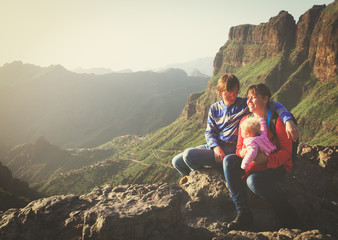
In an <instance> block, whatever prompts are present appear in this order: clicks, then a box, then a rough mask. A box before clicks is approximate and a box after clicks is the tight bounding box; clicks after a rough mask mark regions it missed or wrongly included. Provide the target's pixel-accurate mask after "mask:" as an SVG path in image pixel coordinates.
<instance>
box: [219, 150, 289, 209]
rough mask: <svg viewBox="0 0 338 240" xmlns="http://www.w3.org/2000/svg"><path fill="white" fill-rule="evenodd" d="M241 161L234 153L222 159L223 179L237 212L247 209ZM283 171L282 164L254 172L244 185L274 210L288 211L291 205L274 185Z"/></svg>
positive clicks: (284, 171)
mask: <svg viewBox="0 0 338 240" xmlns="http://www.w3.org/2000/svg"><path fill="white" fill-rule="evenodd" d="M241 162H242V159H241V158H240V157H238V156H237V155H235V154H230V155H227V156H226V157H225V158H224V159H223V170H224V175H225V180H226V182H227V184H228V187H229V189H230V193H231V196H232V200H233V202H234V203H235V206H236V210H237V212H238V213H239V212H241V211H247V210H248V208H249V207H248V199H247V195H246V189H245V183H244V181H243V180H242V179H241V176H242V175H243V173H244V171H243V169H241ZM285 173H286V170H285V168H284V167H283V166H281V167H278V168H275V169H272V168H269V169H267V170H263V171H258V172H254V173H252V174H251V175H249V177H248V178H247V179H246V185H247V186H248V188H249V189H250V190H251V191H252V192H253V193H255V194H256V195H258V196H259V197H261V198H263V199H265V200H267V201H268V202H269V203H270V204H271V205H272V207H273V209H274V210H275V211H276V212H278V211H279V212H280V213H281V212H282V211H285V212H289V210H290V209H291V206H290V205H289V203H288V201H287V199H286V198H285V197H284V195H283V194H282V193H281V192H280V191H279V190H278V189H277V188H276V187H275V186H274V183H275V182H276V181H278V180H280V179H281V177H282V176H283V175H284V174H285Z"/></svg>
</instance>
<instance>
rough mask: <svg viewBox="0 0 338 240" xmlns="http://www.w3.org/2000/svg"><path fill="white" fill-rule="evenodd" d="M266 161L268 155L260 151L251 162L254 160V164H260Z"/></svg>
mask: <svg viewBox="0 0 338 240" xmlns="http://www.w3.org/2000/svg"><path fill="white" fill-rule="evenodd" d="M268 161H269V159H268V157H267V156H266V155H265V154H264V153H262V152H260V153H258V154H257V156H256V158H255V159H254V160H253V161H252V162H254V163H255V164H262V163H267V162H268Z"/></svg>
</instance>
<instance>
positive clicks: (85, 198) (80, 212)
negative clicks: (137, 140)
mask: <svg viewBox="0 0 338 240" xmlns="http://www.w3.org/2000/svg"><path fill="white" fill-rule="evenodd" d="M182 197H183V191H182V190H181V189H180V188H178V187H175V186H171V185H168V184H159V185H123V186H118V187H112V186H109V185H106V186H103V187H96V188H95V189H94V190H93V191H92V192H91V193H89V194H87V195H82V196H75V195H66V196H52V197H49V198H44V199H39V200H36V201H33V202H31V203H30V204H29V205H27V206H26V207H25V208H22V209H10V210H8V211H6V212H5V213H2V214H1V215H0V239H20V238H23V239H27V240H28V239H112V236H113V239H144V238H147V237H149V236H150V235H151V234H152V233H153V232H154V231H160V230H164V229H166V228H169V227H170V226H171V225H173V224H175V223H177V221H179V220H180V219H181V217H182V215H181V201H182Z"/></svg>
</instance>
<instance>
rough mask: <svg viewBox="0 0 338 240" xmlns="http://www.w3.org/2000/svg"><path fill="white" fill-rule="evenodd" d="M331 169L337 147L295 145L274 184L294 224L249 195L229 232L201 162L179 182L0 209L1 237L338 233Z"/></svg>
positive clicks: (215, 177) (221, 186) (217, 174)
mask: <svg viewBox="0 0 338 240" xmlns="http://www.w3.org/2000/svg"><path fill="white" fill-rule="evenodd" d="M337 169H338V165H337V148H336V147H320V146H300V147H299V159H298V160H297V161H296V162H295V164H294V167H293V170H292V171H291V172H290V173H289V174H288V175H287V176H286V177H285V179H284V180H283V181H282V182H281V183H279V187H280V188H281V189H282V190H283V191H284V192H285V194H286V195H287V196H288V198H289V201H290V203H291V205H293V206H294V207H295V209H297V212H298V214H299V215H300V216H302V222H301V223H300V225H299V229H286V228H280V227H279V226H278V224H277V222H276V220H275V218H274V215H273V213H272V211H271V209H270V208H269V205H268V204H267V203H266V202H264V201H263V200H262V199H259V198H258V197H256V196H255V195H253V194H249V197H250V205H251V209H252V211H253V213H254V222H255V223H254V225H253V226H252V227H250V229H245V231H228V230H227V229H226V225H227V223H228V222H229V221H231V220H232V219H233V218H234V215H235V211H234V206H233V203H232V201H231V196H230V194H229V191H228V189H227V186H226V183H225V181H224V178H223V175H222V173H221V171H218V170H215V169H203V170H201V171H195V172H193V173H191V176H190V179H189V181H188V182H187V183H186V184H184V185H183V186H182V187H179V186H177V185H170V184H165V183H160V184H155V185H120V186H116V187H112V186H109V185H105V186H99V187H96V188H95V189H94V190H93V191H92V192H91V193H89V194H86V195H82V196H76V195H59V196H52V197H48V198H43V199H39V200H36V201H33V202H31V203H30V204H28V205H27V206H26V207H25V208H21V209H9V210H7V211H6V212H0V239H1V240H3V239H13V240H14V239H27V240H31V239H63V240H66V239H73V240H75V239H151V240H155V239H163V240H164V239H168V240H169V239H215V240H216V239H217V240H220V239H336V238H337V237H338V230H337V229H338V194H337V193H338V188H337V183H338V178H337V176H338V171H337Z"/></svg>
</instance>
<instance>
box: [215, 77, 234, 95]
mask: <svg viewBox="0 0 338 240" xmlns="http://www.w3.org/2000/svg"><path fill="white" fill-rule="evenodd" d="M236 87H237V88H238V90H239V80H238V78H237V77H236V76H235V75H233V74H229V73H226V74H224V75H223V76H222V77H220V78H219V79H218V83H217V90H218V91H219V92H221V91H224V90H225V91H231V90H233V89H235V88H236Z"/></svg>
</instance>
